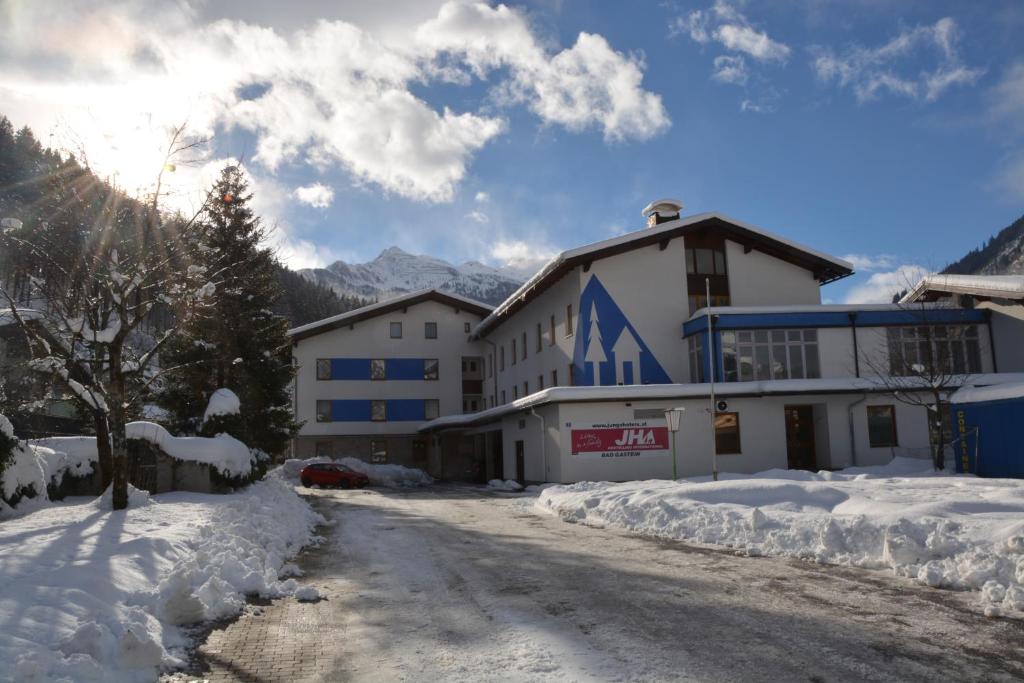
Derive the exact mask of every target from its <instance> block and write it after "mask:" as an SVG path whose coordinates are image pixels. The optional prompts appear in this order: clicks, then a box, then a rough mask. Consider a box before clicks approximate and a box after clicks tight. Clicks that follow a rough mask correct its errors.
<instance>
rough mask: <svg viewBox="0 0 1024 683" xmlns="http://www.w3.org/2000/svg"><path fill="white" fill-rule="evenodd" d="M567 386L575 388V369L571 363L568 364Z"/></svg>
mask: <svg viewBox="0 0 1024 683" xmlns="http://www.w3.org/2000/svg"><path fill="white" fill-rule="evenodd" d="M569 386H570V387H574V386H576V368H575V367H574V366H573V364H572V363H570V364H569Z"/></svg>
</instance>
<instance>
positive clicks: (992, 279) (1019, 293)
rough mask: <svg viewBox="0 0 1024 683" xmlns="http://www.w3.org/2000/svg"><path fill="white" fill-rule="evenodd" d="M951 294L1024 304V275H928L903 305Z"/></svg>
mask: <svg viewBox="0 0 1024 683" xmlns="http://www.w3.org/2000/svg"><path fill="white" fill-rule="evenodd" d="M952 294H965V295H967V296H971V297H974V298H976V299H981V300H990V299H1002V300H1008V301H1019V302H1024V275H948V274H943V273H939V274H936V275H926V276H925V277H923V278H921V280H920V282H918V283H917V284H916V285H914V288H913V289H912V290H910V291H909V292H908V293H907V294H906V295H905V296H904V297H903V298H902V299H901V300H900V303H914V302H918V301H934V300H936V299H939V298H942V297H946V296H949V295H952Z"/></svg>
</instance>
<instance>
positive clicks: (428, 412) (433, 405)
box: [423, 398, 441, 420]
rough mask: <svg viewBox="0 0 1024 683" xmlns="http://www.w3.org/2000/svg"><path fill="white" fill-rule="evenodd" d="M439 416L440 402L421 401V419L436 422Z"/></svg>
mask: <svg viewBox="0 0 1024 683" xmlns="http://www.w3.org/2000/svg"><path fill="white" fill-rule="evenodd" d="M440 416H441V401H440V400H439V399H436V398H425V399H423V419H425V420H436V419H437V418H439V417H440Z"/></svg>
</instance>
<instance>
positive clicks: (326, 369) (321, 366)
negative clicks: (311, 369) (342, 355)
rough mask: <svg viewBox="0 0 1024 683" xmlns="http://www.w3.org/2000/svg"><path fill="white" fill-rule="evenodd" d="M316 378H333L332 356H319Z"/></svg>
mask: <svg viewBox="0 0 1024 683" xmlns="http://www.w3.org/2000/svg"><path fill="white" fill-rule="evenodd" d="M316 378H317V379H330V378H331V359H330V358H317V359H316Z"/></svg>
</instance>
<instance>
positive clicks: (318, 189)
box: [292, 183, 334, 209]
mask: <svg viewBox="0 0 1024 683" xmlns="http://www.w3.org/2000/svg"><path fill="white" fill-rule="evenodd" d="M292 196H293V197H295V198H296V199H298V200H299V201H300V202H302V203H303V204H309V205H310V206H312V207H313V208H315V209H326V208H327V207H328V206H330V205H331V204H332V203H333V202H334V190H333V189H332V188H330V187H328V186H327V185H324V184H323V183H313V184H312V185H303V186H302V187H297V188H295V191H294V192H292Z"/></svg>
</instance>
